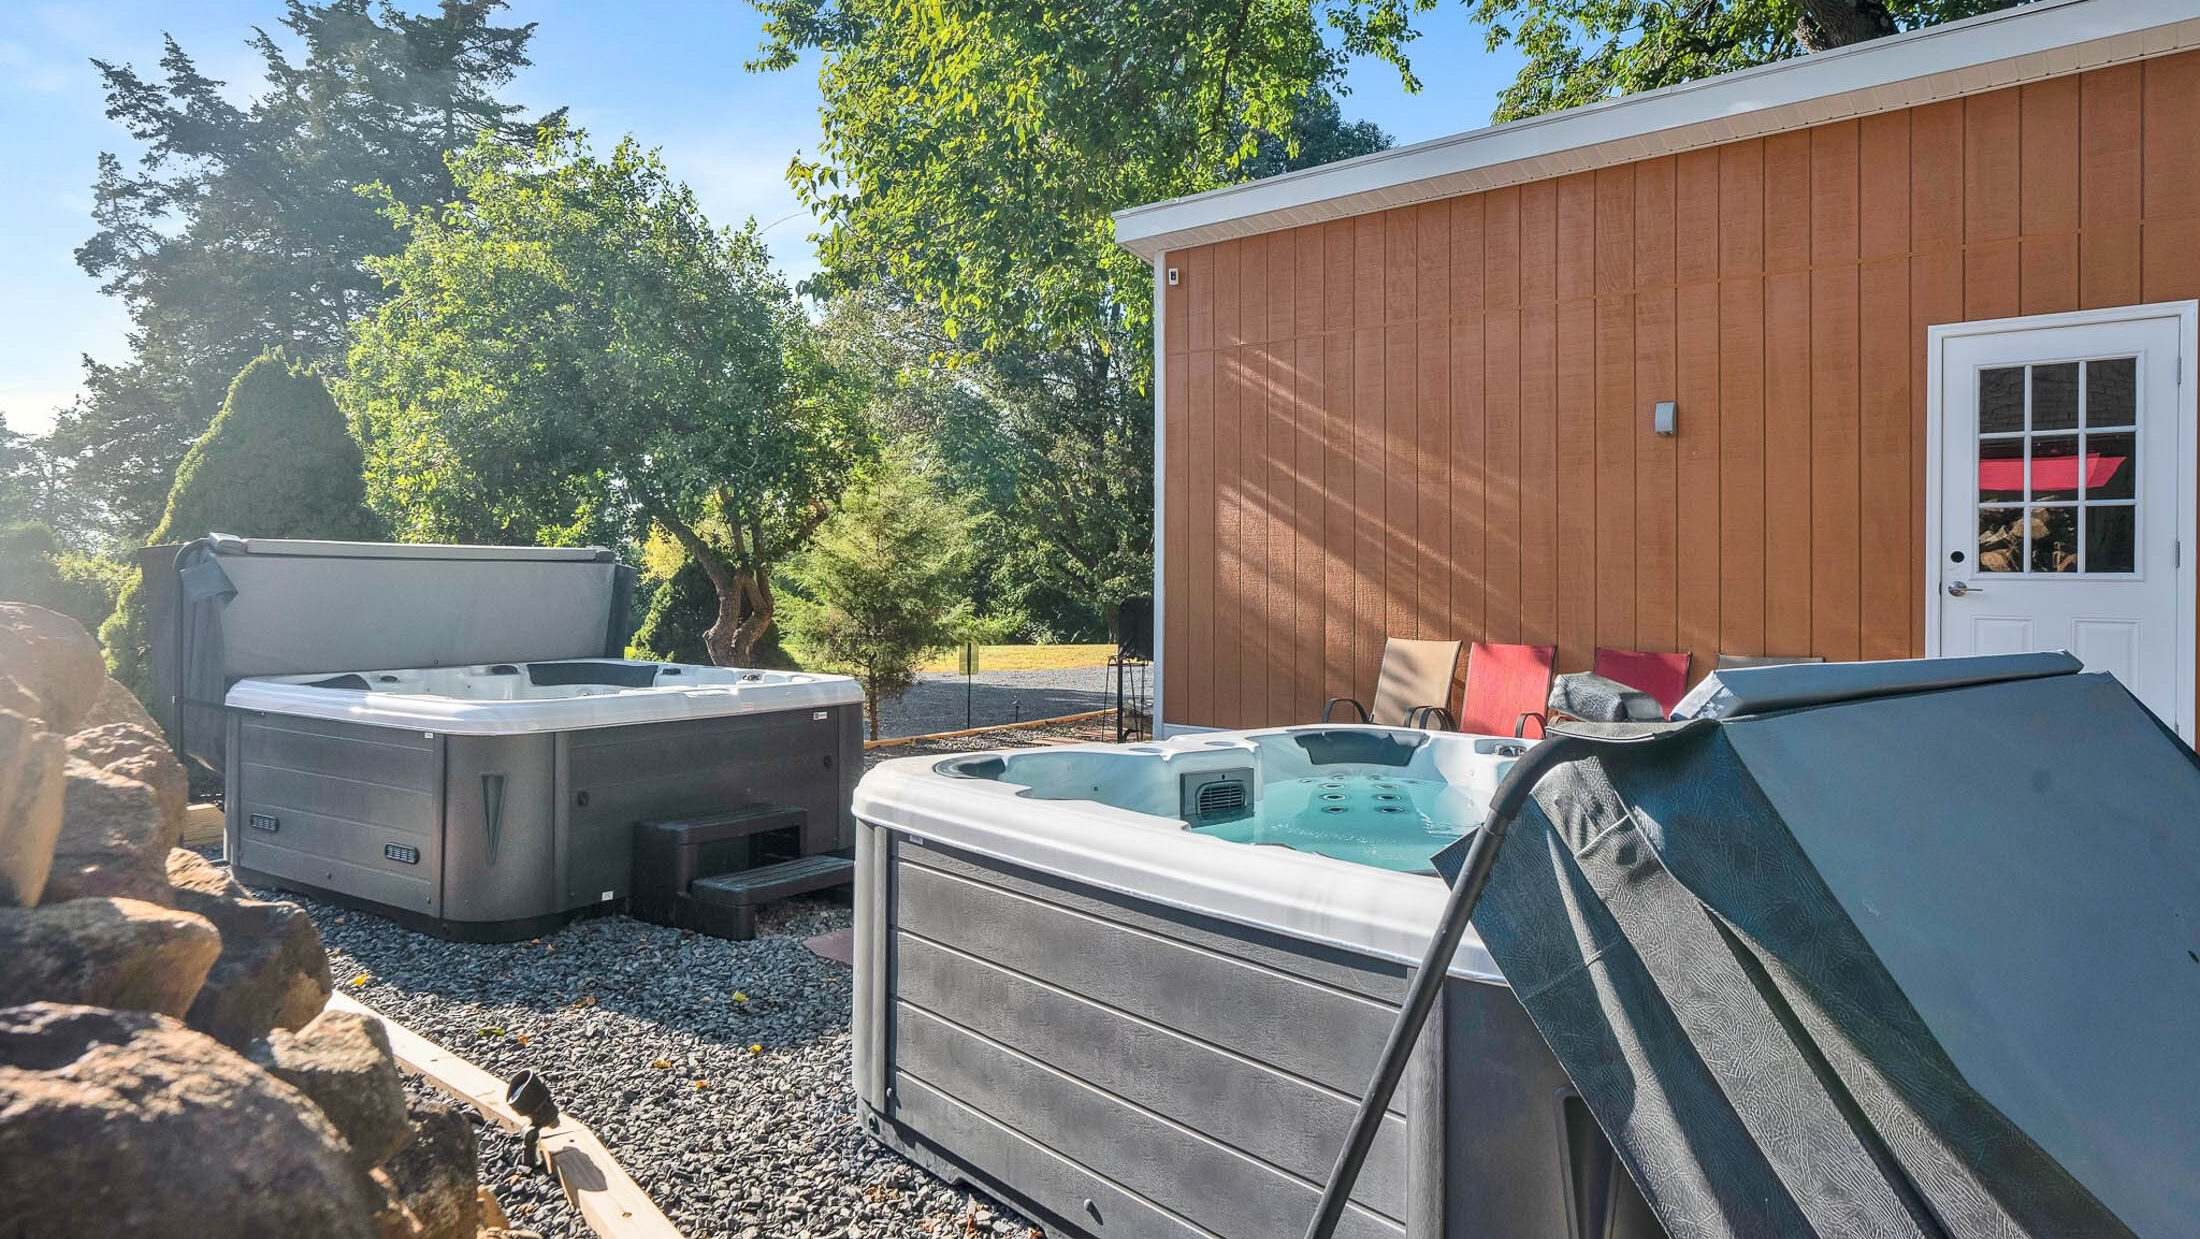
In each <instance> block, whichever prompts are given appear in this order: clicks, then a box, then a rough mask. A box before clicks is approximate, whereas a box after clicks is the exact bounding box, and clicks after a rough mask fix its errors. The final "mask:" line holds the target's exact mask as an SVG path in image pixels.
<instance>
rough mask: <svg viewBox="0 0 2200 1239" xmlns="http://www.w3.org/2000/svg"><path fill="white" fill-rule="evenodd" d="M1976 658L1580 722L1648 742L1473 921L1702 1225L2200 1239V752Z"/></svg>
mask: <svg viewBox="0 0 2200 1239" xmlns="http://www.w3.org/2000/svg"><path fill="white" fill-rule="evenodd" d="M1970 661H1971V662H1972V663H1973V665H1971V666H1969V667H1965V668H1958V669H1957V670H1958V672H1959V673H1958V674H1953V675H1950V674H1947V673H1946V668H1947V664H1935V663H1924V662H1919V663H1913V664H1880V665H1878V666H1880V667H1881V668H1883V670H1881V671H1878V672H1874V671H1869V670H1859V669H1857V668H1856V667H1854V666H1853V665H1852V666H1851V667H1850V668H1846V669H1840V668H1833V667H1829V668H1827V669H1826V670H1825V671H1823V672H1818V671H1816V669H1813V668H1805V667H1789V668H1777V669H1773V670H1774V671H1775V672H1776V674H1773V675H1771V676H1769V677H1765V678H1764V682H1763V683H1762V684H1753V683H1752V681H1751V677H1752V676H1753V675H1757V674H1758V673H1755V672H1734V673H1731V675H1729V676H1727V677H1723V678H1727V679H1730V680H1731V681H1732V682H1733V688H1732V689H1731V691H1727V690H1722V689H1721V688H1720V687H1719V686H1716V685H1715V686H1713V688H1712V689H1711V690H1710V691H1708V692H1707V693H1704V694H1699V704H1700V703H1702V702H1705V701H1710V700H1714V699H1715V700H1717V701H1718V702H1720V704H1718V705H1715V706H1708V707H1706V713H1708V714H1712V715H1716V716H1718V717H1716V718H1702V719H1698V720H1695V721H1690V722H1675V723H1653V724H1624V723H1623V724H1610V725H1604V726H1585V727H1583V728H1581V730H1583V731H1584V732H1588V733H1591V734H1602V735H1605V736H1607V737H1614V738H1623V737H1624V738H1631V739H1634V740H1636V741H1638V743H1633V744H1628V745H1624V746H1613V747H1611V748H1607V749H1604V750H1602V751H1601V752H1600V753H1599V755H1597V756H1595V757H1591V758H1588V759H1584V760H1578V761H1572V762H1568V763H1565V764H1563V765H1561V766H1559V767H1557V768H1556V769H1554V770H1553V771H1552V772H1551V773H1550V774H1549V775H1547V776H1546V777H1545V778H1544V779H1543V781H1542V782H1541V783H1540V784H1539V785H1538V787H1537V789H1536V791H1535V793H1534V796H1533V801H1532V803H1531V804H1530V805H1529V806H1528V808H1527V809H1526V810H1524V811H1523V813H1522V814H1521V816H1520V817H1519V819H1518V821H1517V824H1516V825H1515V827H1514V831H1513V834H1512V836H1511V838H1510V839H1509V841H1508V842H1507V844H1506V846H1505V848H1504V850H1503V851H1502V852H1501V853H1500V857H1499V860H1498V863H1497V867H1496V870H1495V873H1494V874H1493V876H1492V879H1491V882H1490V885H1489V887H1488V890H1487V893H1486V895H1485V896H1484V901H1483V903H1482V905H1481V907H1480V908H1479V910H1478V911H1477V913H1476V915H1475V919H1474V924H1475V926H1476V928H1477V929H1478V930H1479V931H1480V933H1481V936H1482V939H1483V941H1484V942H1485V943H1486V944H1487V945H1488V947H1489V950H1490V952H1491V954H1492V955H1493V956H1494V957H1495V958H1496V960H1497V962H1498V963H1499V965H1500V966H1501V967H1502V968H1503V969H1504V972H1505V976H1506V978H1507V980H1508V981H1510V982H1511V984H1512V986H1513V988H1514V990H1515V991H1516V992H1517V993H1518V995H1519V997H1520V999H1521V1001H1522V1002H1523V1003H1524V1004H1525V1005H1526V1007H1527V1009H1528V1012H1529V1014H1530V1015H1531V1016H1533V1017H1534V1019H1535V1022H1536V1025H1537V1027H1538V1028H1540V1029H1541V1030H1542V1032H1543V1035H1544V1037H1545V1038H1546V1040H1548V1041H1549V1043H1550V1045H1551V1048H1552V1049H1553V1050H1554V1051H1555V1052H1556V1054H1557V1055H1558V1058H1559V1059H1560V1061H1561V1062H1562V1063H1564V1065H1565V1066H1566V1069H1567V1071H1568V1072H1569V1073H1570V1074H1571V1076H1572V1077H1573V1080H1574V1081H1575V1084H1576V1086H1577V1087H1578V1088H1579V1090H1580V1092H1581V1094H1582V1097H1583V1099H1584V1100H1585V1101H1586V1102H1587V1104H1588V1105H1589V1107H1590V1108H1591V1110H1592V1111H1593V1112H1594V1113H1595V1114H1596V1116H1597V1118H1598V1120H1599V1122H1600V1123H1601V1124H1602V1125H1603V1126H1604V1128H1605V1130H1606V1132H1607V1133H1608V1134H1609V1135H1610V1136H1611V1137H1612V1139H1613V1143H1614V1145H1615V1146H1616V1148H1617V1149H1618V1151H1619V1154H1620V1156H1621V1157H1622V1158H1623V1159H1624V1160H1625V1162H1626V1163H1627V1165H1628V1167H1629V1169H1630V1170H1631V1171H1632V1172H1633V1174H1634V1176H1635V1179H1636V1182H1637V1183H1638V1184H1640V1186H1641V1187H1642V1189H1643V1192H1644V1195H1645V1197H1646V1198H1647V1199H1648V1200H1649V1202H1650V1203H1651V1205H1652V1207H1653V1208H1654V1209H1655V1210H1656V1212H1657V1213H1658V1215H1659V1218H1660V1219H1661V1221H1663V1223H1664V1224H1665V1227H1666V1230H1667V1231H1668V1232H1669V1233H1670V1234H1671V1235H1673V1236H1675V1237H1676V1239H1683V1237H1685V1239H1698V1237H1709V1236H1735V1237H1737V1239H1762V1237H1764V1236H1827V1237H1829V1239H1830V1237H1834V1236H1840V1237H1843V1239H1848V1237H1856V1239H1863V1237H1867V1236H1868V1237H1871V1239H1893V1237H1898V1236H1901V1237H1907V1236H1917V1237H1933V1239H1938V1237H1941V1236H1948V1237H1952V1239H1985V1237H1988V1236H1992V1237H1995V1239H2017V1237H2019V1236H2034V1237H2037V1239H2049V1237H2057V1239H2059V1237H2063V1236H2111V1237H2113V1236H2127V1235H2136V1236H2141V1237H2143V1239H2176V1237H2180V1236H2191V1235H2196V1234H2200V763H2196V761H2195V758H2194V755H2193V752H2192V750H2190V749H2188V748H2187V747H2186V746H2185V745H2184V744H2182V743H2180V742H2179V741H2178V740H2177V739H2176V738H2175V737H2174V736H2173V735H2171V734H2170V733H2169V732H2168V731H2167V730H2166V729H2165V728H2163V727H2162V726H2161V725H2160V724H2159V723H2158V722H2157V721H2156V720H2155V719H2154V717H2153V716H2152V715H2151V714H2149V713H2148V712H2147V710H2146V709H2145V707H2143V706H2141V705H2140V704H2139V703H2138V702H2137V701H2136V700H2135V699H2133V698H2132V696H2131V695H2130V694H2129V693H2128V692H2126V691H2125V690H2124V689H2123V688H2122V687H2121V686H2120V685H2119V684H2117V682H2116V681H2115V680H2114V679H2112V678H2110V677H2109V676H2106V675H2088V674H2075V673H2074V672H2075V671H2076V661H2075V660H2074V659H2070V658H2068V656H2059V655H2051V656H2023V657H2017V658H2012V659H2009V660H1999V661H1997V660H1970ZM1906 668H1907V669H1906ZM1844 677H1845V678H1844ZM1814 684H1815V685H1817V686H1819V688H1818V691H1812V686H1813V685H1814ZM1828 686H1830V687H1828ZM1753 699H1754V700H1757V701H1760V702H1765V703H1770V704H1768V705H1767V706H1766V707H1765V708H1764V709H1763V710H1761V711H1758V712H1753V711H1752V708H1751V706H1750V702H1751V701H1752V700H1753ZM1797 703H1801V704H1797ZM1447 859H1451V857H1447Z"/></svg>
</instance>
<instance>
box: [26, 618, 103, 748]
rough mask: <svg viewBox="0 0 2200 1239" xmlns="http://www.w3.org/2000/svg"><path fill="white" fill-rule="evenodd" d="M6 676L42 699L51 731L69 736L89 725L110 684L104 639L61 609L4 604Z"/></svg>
mask: <svg viewBox="0 0 2200 1239" xmlns="http://www.w3.org/2000/svg"><path fill="white" fill-rule="evenodd" d="M0 676H6V677H7V678H9V679H11V680H14V681H15V682H16V684H17V685H18V686H20V687H21V688H22V689H23V690H24V691H25V692H27V693H29V694H30V695H31V696H32V697H35V698H37V700H38V704H39V711H38V717H40V718H42V719H44V720H45V722H46V730H48V731H53V732H59V733H61V734H62V735H67V734H69V733H70V732H72V731H75V730H76V729H77V728H78V727H81V726H83V724H84V716H85V715H86V714H88V713H90V712H91V709H92V705H93V703H94V702H96V701H98V700H99V694H100V688H101V686H102V685H104V684H106V682H107V663H106V660H105V659H103V658H102V657H101V656H100V653H99V642H97V641H94V640H92V637H91V634H90V633H87V632H85V631H84V626H83V625H82V624H79V623H77V622H76V621H75V620H73V619H70V618H69V617H68V616H66V615H63V614H61V613H60V612H58V611H48V610H47V609H46V608H44V607H34V606H32V605H30V604H29V603H25V602H0Z"/></svg>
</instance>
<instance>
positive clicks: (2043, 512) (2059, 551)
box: [2026, 507, 2078, 572]
mask: <svg viewBox="0 0 2200 1239" xmlns="http://www.w3.org/2000/svg"><path fill="white" fill-rule="evenodd" d="M2026 532H2028V533H2029V534H2031V537H2032V571H2034V572H2076V571H2077V570H2078V509H2076V508H2074V507H2070V508H2034V509H2032V520H2031V523H2030V528H2029V529H2028V530H2027V531H2026Z"/></svg>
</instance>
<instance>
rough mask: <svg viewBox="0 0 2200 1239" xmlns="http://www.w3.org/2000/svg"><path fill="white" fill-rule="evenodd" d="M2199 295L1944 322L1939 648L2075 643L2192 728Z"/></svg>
mask: <svg viewBox="0 0 2200 1239" xmlns="http://www.w3.org/2000/svg"><path fill="white" fill-rule="evenodd" d="M2193 324H2194V307H2193V305H2192V304H2190V303H2187V304H2184V305H2172V306H2149V307H2135V308H2129V309H2122V310H2116V311H2101V312H2087V313H2082V314H2070V315H2051V316H2043V317H2040V318H2031V319H2007V320H2002V321H2000V322H1994V323H1962V324H1956V325H1952V326H1948V327H1936V328H1933V329H1932V332H1931V336H1930V339H1929V342H1928V347H1929V348H1930V349H1931V350H1932V360H1933V369H1934V371H1935V372H1936V375H1935V379H1934V388H1933V392H1932V398H1931V399H1932V406H1933V407H1932V409H1931V410H1930V412H1931V414H1932V416H1931V418H1930V423H1931V424H1932V425H1933V426H1934V427H1935V434H1936V440H1935V442H1934V444H1933V447H1934V449H1935V450H1934V452H1933V455H1934V457H1935V458H1936V459H1935V461H1934V463H1933V464H1932V466H1931V467H1932V476H1931V477H1930V478H1929V481H1928V486H1929V487H1930V488H1931V493H1930V500H1931V502H1930V503H1929V504H1928V519H1929V520H1931V521H1932V522H1933V526H1932V530H1931V533H1930V535H1929V537H1928V543H1929V547H1930V554H1931V559H1930V562H1929V563H1928V565H1927V570H1926V586H1927V590H1928V593H1927V604H1926V647H1927V648H1926V652H1927V653H1928V654H1938V655H1949V656H1953V655H1964V654H2005V653H2017V652H2025V651H2033V650H2058V649H2063V650H2069V651H2070V652H2071V653H2073V654H2076V655H2077V656H2078V657H2079V658H2081V659H2083V660H2084V662H2085V665H2086V669H2087V670H2089V671H2107V672H2110V673H2112V674H2114V675H2115V676H2116V678H2118V679H2119V680H2122V681H2123V682H2124V684H2125V686H2127V687H2128V688H2130V689H2131V691H2132V693H2133V694H2134V695H2136V696H2137V697H2138V698H2139V699H2140V700H2141V701H2143V702H2145V703H2146V704H2147V705H2148V707H2149V708H2151V709H2152V710H2153V711H2154V712H2155V714H2156V715H2157V716H2159V717H2160V718H2161V719H2162V721H2163V722H2165V723H2168V724H2170V725H2171V726H2172V727H2174V728H2175V729H2176V730H2177V733H2178V735H2180V736H2182V737H2184V738H2185V740H2186V742H2187V743H2190V742H2191V741H2192V739H2193V722H2194V720H2193V692H2194V685H2193V627H2192V624H2193V589H2192V568H2191V567H2190V565H2188V564H2187V563H2186V562H2185V560H2186V559H2187V558H2188V557H2190V556H2191V555H2193V554H2194V553H2195V550H2196V548H2195V547H2192V546H2188V545H2186V544H2187V543H2189V542H2191V541H2192V540H2193V520H2194V517H2193V508H2192V487H2193V472H2194V468H2193V462H2192V455H2193V450H2194V443H2193V438H2192V435H2191V430H2190V427H2191V426H2192V423H2193V418H2192V415H2191V409H2192V405H2191V400H2190V395H2189V393H2190V391H2191V388H2190V387H2187V386H2182V385H2181V379H2182V377H2183V374H2182V372H2183V371H2184V370H2186V369H2189V368H2190V367H2191V362H2190V361H2189V360H2188V361H2182V362H2181V360H2180V359H2181V357H2183V356H2184V355H2186V354H2189V353H2190V352H2192V350H2193V345H2192V333H2193Z"/></svg>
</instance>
